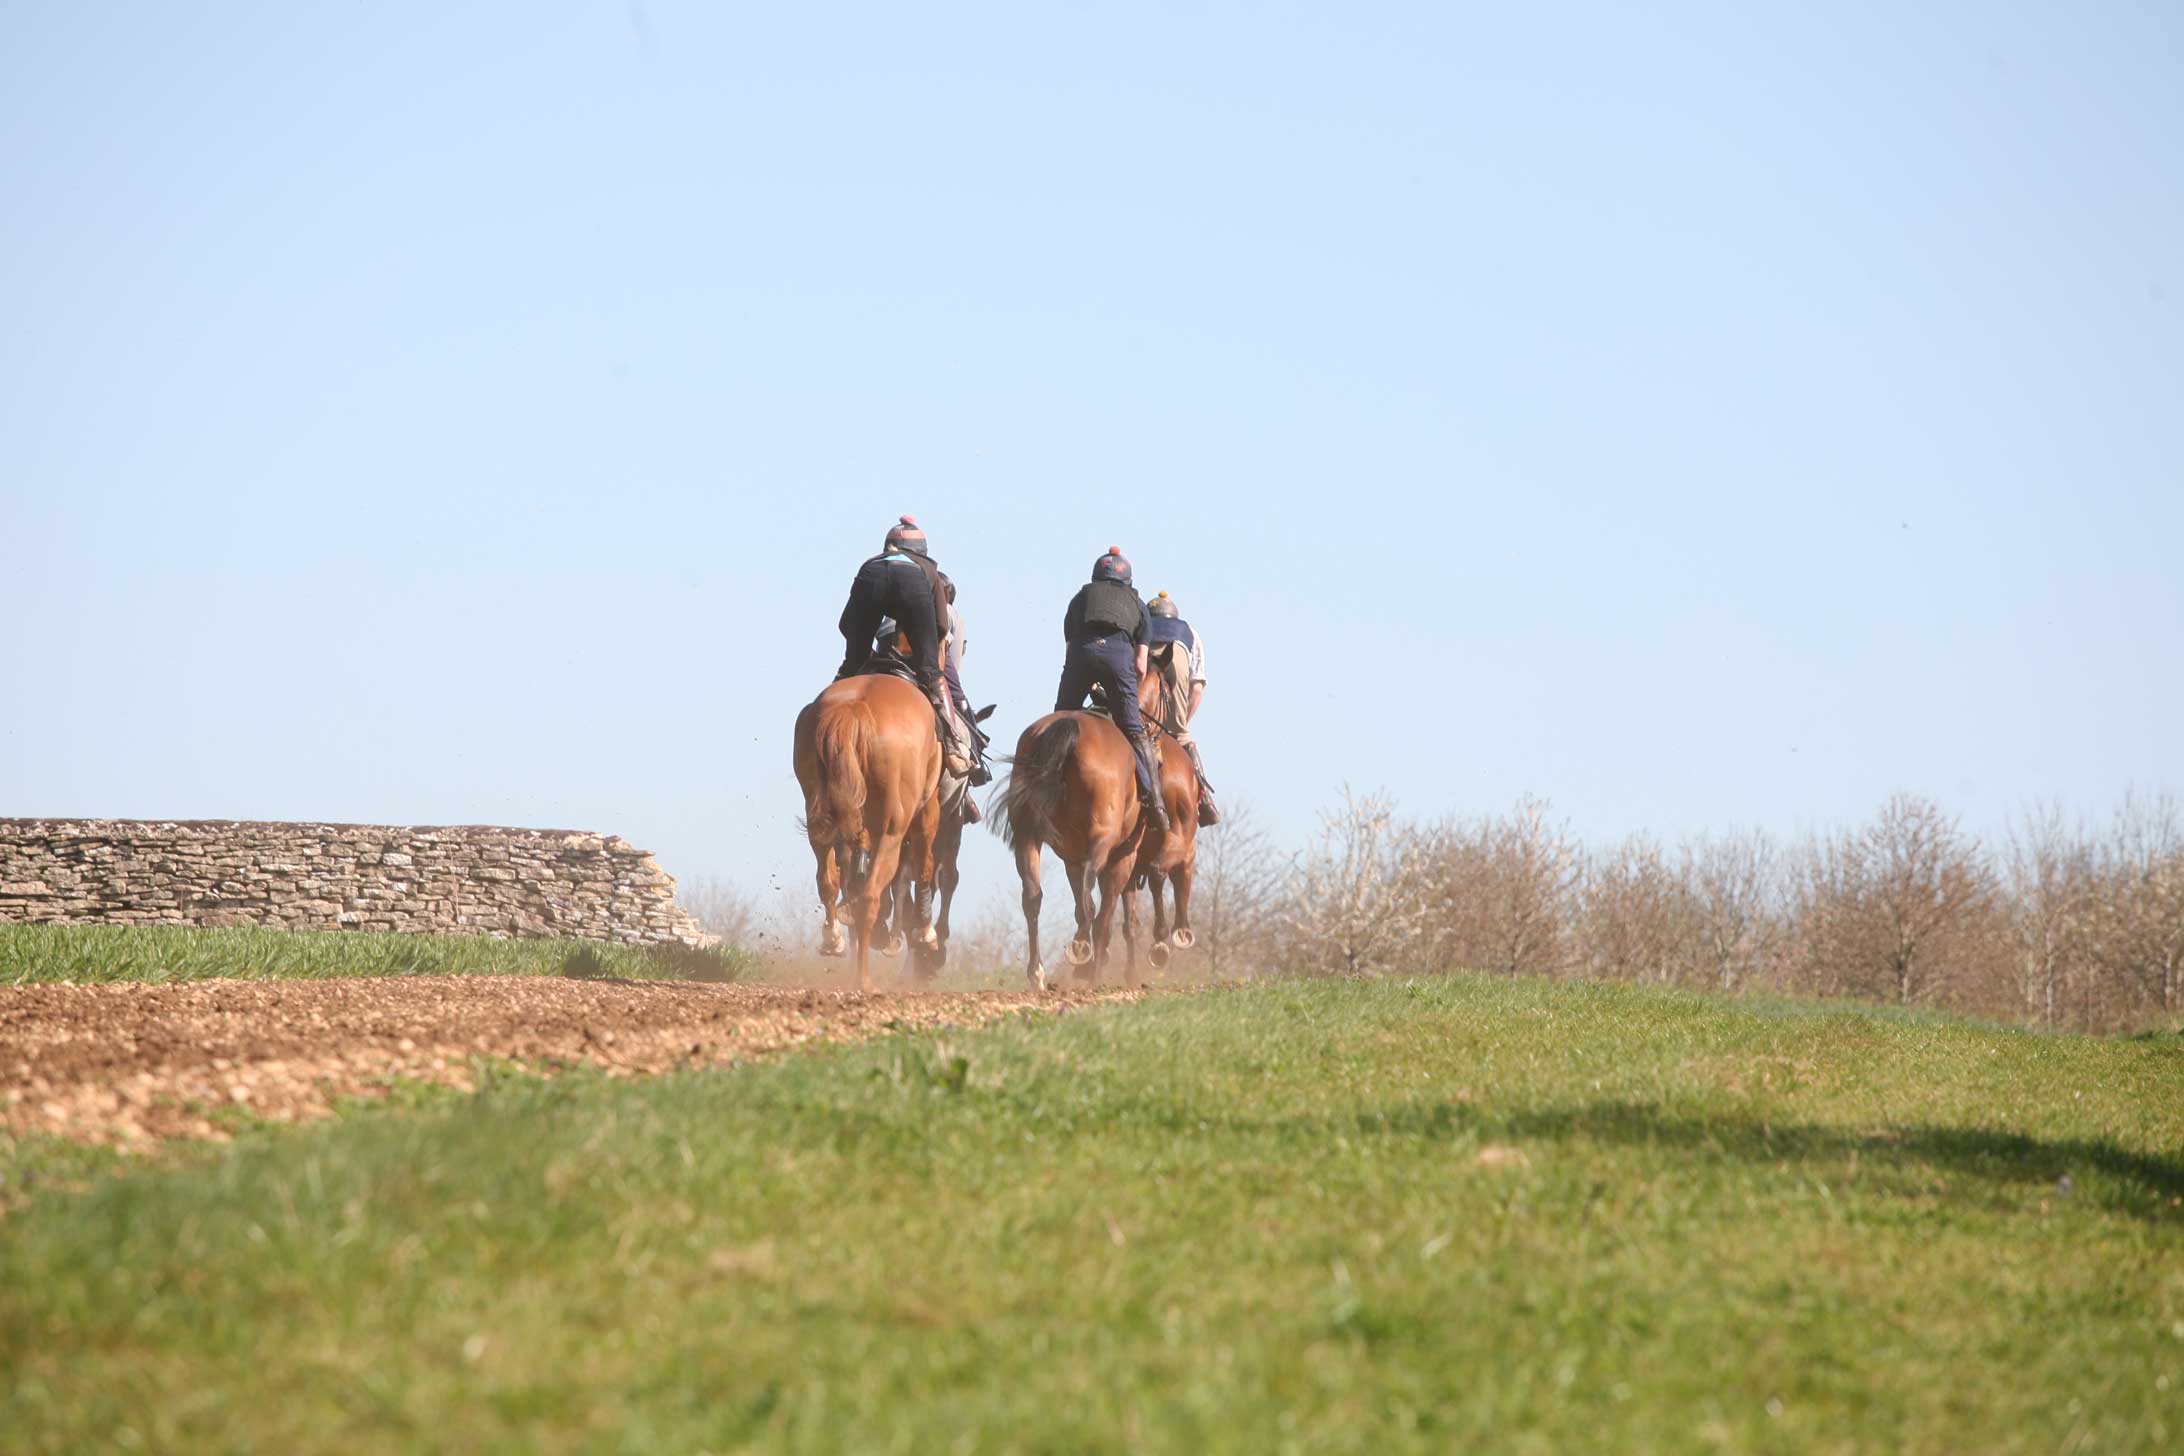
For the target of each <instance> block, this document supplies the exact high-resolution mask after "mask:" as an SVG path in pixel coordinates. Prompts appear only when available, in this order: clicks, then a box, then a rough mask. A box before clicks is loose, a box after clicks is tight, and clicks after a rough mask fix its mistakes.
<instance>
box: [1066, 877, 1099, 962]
mask: <svg viewBox="0 0 2184 1456" xmlns="http://www.w3.org/2000/svg"><path fill="white" fill-rule="evenodd" d="M1062 868H1063V869H1064V870H1066V871H1068V873H1069V893H1070V894H1071V895H1072V896H1074V897H1075V899H1076V902H1077V934H1076V936H1075V938H1074V939H1072V940H1071V941H1070V942H1069V963H1070V964H1071V965H1073V966H1075V967H1076V968H1077V979H1078V980H1080V981H1088V980H1090V979H1091V978H1092V977H1093V976H1095V975H1097V974H1099V972H1098V969H1097V968H1094V969H1093V970H1090V971H1088V970H1086V969H1085V967H1086V966H1089V965H1091V964H1092V866H1091V864H1090V863H1089V862H1087V861H1084V860H1074V859H1064V860H1063V861H1062Z"/></svg>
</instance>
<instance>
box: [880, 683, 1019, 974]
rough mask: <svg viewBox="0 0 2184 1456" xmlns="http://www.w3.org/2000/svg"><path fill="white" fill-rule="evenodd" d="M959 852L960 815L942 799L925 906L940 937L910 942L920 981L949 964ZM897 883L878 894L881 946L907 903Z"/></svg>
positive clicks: (981, 716)
mask: <svg viewBox="0 0 2184 1456" xmlns="http://www.w3.org/2000/svg"><path fill="white" fill-rule="evenodd" d="M993 710H994V705H993V704H991V703H988V704H987V705H986V706H985V707H983V708H980V709H979V710H978V711H977V712H975V713H973V714H971V721H972V722H973V723H983V722H985V721H986V720H987V719H988V718H990V717H992V716H993ZM963 792H965V793H968V792H969V790H968V789H965V790H964V791H963ZM962 850H963V816H962V815H961V814H960V813H957V812H955V811H954V810H952V809H951V808H950V807H949V804H948V802H947V801H945V800H943V802H942V804H941V814H940V827H939V828H938V829H936V830H935V831H934V832H933V874H932V883H933V884H934V886H936V887H937V889H938V892H939V893H938V894H937V895H936V896H934V897H933V898H932V899H930V900H928V901H927V904H928V905H933V904H937V905H938V907H939V908H938V911H937V913H935V914H933V915H932V916H931V924H932V927H933V931H934V933H935V935H937V936H938V937H939V938H938V940H936V941H934V942H933V943H932V944H931V945H926V944H924V943H921V942H919V941H917V940H915V939H913V940H912V942H911V962H912V965H913V967H914V968H915V970H916V972H917V976H918V979H919V980H921V981H930V980H933V979H935V978H936V977H938V976H939V975H940V971H941V968H942V967H943V966H945V965H947V964H948V914H949V911H950V910H951V909H953V908H954V906H955V896H956V889H957V887H958V886H960V885H961V884H962V883H963V872H962V870H961V869H960V868H958V866H957V859H958V857H959V856H960V855H961V853H962ZM899 881H900V877H898V884H897V885H895V886H892V887H890V888H889V889H888V890H887V891H886V892H884V893H883V894H882V895H881V899H880V911H879V917H878V920H877V927H878V928H877V929H876V930H875V932H874V934H875V935H876V936H877V937H878V939H879V943H880V944H881V945H882V946H883V947H884V946H885V945H887V944H888V943H890V941H891V939H892V933H891V931H890V930H889V927H890V926H891V925H892V924H893V923H894V916H895V913H896V911H897V909H898V907H902V906H905V905H907V904H908V903H910V902H909V901H908V900H907V899H906V897H905V896H904V895H903V894H902V891H901V884H900V883H899ZM919 888H920V889H921V890H922V889H923V882H922V881H920V882H919Z"/></svg>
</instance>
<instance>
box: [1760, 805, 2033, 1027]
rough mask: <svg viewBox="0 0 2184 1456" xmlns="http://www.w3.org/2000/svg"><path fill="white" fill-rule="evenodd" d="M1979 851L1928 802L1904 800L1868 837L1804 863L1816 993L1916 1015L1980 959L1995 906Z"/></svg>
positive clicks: (1805, 946)
mask: <svg viewBox="0 0 2184 1456" xmlns="http://www.w3.org/2000/svg"><path fill="white" fill-rule="evenodd" d="M1993 893H1994V889H1993V877H1992V874H1991V873H1990V871H1989V870H1988V868H1987V866H1986V863H1985V861H1984V860H1983V858H1982V857H1981V855H1980V853H1979V849H1978V846H1977V845H1976V844H1974V843H1973V842H1972V841H1971V840H1970V839H1968V838H1966V837H1965V835H1964V834H1963V833H1962V832H1961V831H1960V830H1959V829H1958V828H1957V824H1956V821H1955V820H1954V819H1952V818H1951V817H1949V816H1948V815H1947V814H1945V813H1943V812H1942V810H1941V809H1940V808H1939V806H1937V805H1935V804H1934V803H1932V802H1931V801H1930V800H1926V799H1922V798H1919V797H1917V796H1915V795H1911V794H1896V795H1893V796H1891V797H1890V799H1889V800H1888V802H1887V803H1886V804H1885V805H1883V806H1882V808H1881V812H1880V814H1879V815H1878V816H1877V817H1876V818H1875V819H1874V820H1873V822H1872V823H1871V824H1869V825H1867V826H1866V827H1865V828H1864V829H1862V830H1859V831H1856V832H1854V833H1853V832H1843V833H1837V834H1833V835H1830V836H1828V837H1826V838H1824V839H1821V840H1819V841H1817V842H1815V843H1814V844H1813V845H1812V846H1811V847H1810V848H1809V849H1808V850H1807V852H1806V854H1805V855H1804V856H1803V862H1802V864H1801V865H1800V868H1799V875H1798V907H1797V931H1798V936H1799V941H1800V945H1799V952H1800V959H1801V961H1802V970H1803V973H1804V975H1805V977H1806V978H1807V985H1808V986H1809V988H1810V989H1813V990H1818V991H1821V992H1823V993H1827V994H1842V993H1846V992H1847V993H1849V994H1851V995H1859V996H1870V997H1874V998H1876V999H1883V1000H1889V1001H1894V1002H1896V1003H1897V1004H1899V1005H1906V1006H1908V1005H1911V1004H1913V1003H1914V1002H1924V1001H1931V1000H1935V999H1938V998H1939V997H1940V996H1941V995H1942V994H1943V993H1944V992H1945V991H1946V990H1947V989H1948V988H1949V986H1950V983H1951V981H1952V980H1953V979H1954V978H1955V977H1956V976H1957V974H1958V973H1959V972H1960V971H1962V970H1963V968H1964V967H1965V966H1966V964H1967V963H1968V962H1969V961H1970V960H1971V959H1972V954H1971V953H1972V952H1973V951H1974V948H1975V945H1976V942H1977V941H1978V939H1979V935H1980V933H1981V932H1982V931H1984V930H1985V929H1986V928H1987V927H1986V925H1985V924H1984V923H1983V922H1984V920H1985V917H1986V915H1987V912H1988V911H1989V910H1990V909H1991V907H1992V903H1993Z"/></svg>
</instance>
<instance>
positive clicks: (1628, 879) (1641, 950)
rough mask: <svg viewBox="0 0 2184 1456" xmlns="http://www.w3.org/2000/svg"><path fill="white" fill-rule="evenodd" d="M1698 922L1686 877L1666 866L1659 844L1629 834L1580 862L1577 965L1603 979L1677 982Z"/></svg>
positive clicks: (1693, 947)
mask: <svg viewBox="0 0 2184 1456" xmlns="http://www.w3.org/2000/svg"><path fill="white" fill-rule="evenodd" d="M1698 922H1699V917H1698V914H1697V906H1696V904H1695V902H1694V900H1693V897H1692V894H1691V890H1690V886H1689V883H1688V881H1687V880H1686V879H1685V878H1684V877H1683V876H1680V875H1678V874H1677V873H1676V871H1675V870H1674V869H1672V868H1671V867H1670V865H1669V863H1668V859H1667V857H1666V856H1665V855H1664V854H1663V853H1662V852H1661V847H1660V845H1658V844H1656V843H1655V842H1654V841H1653V840H1652V839H1650V838H1648V837H1647V836H1645V835H1643V834H1635V835H1632V836H1631V837H1630V838H1628V839H1626V840H1624V841H1623V842H1622V843H1621V844H1619V845H1617V846H1616V847H1615V848H1613V849H1611V850H1608V851H1606V852H1605V853H1602V854H1598V855H1595V856H1593V857H1592V859H1591V860H1590V862H1589V863H1588V864H1587V865H1586V866H1585V873H1584V879H1583V883H1582V885H1581V886H1580V888H1579V891H1578V912H1577V937H1576V938H1577V947H1578V951H1577V959H1578V963H1579V964H1580V965H1582V966H1583V967H1584V969H1585V970H1586V971H1587V972H1588V973H1590V974H1592V975H1595V976H1601V977H1605V978H1607V979H1610V980H1617V981H1648V982H1654V983H1657V984H1664V985H1665V984H1668V983H1670V982H1673V981H1677V980H1680V979H1682V978H1683V976H1684V974H1685V973H1686V972H1685V968H1686V967H1687V966H1688V965H1689V964H1690V962H1691V960H1692V958H1693V953H1694V951H1695V950H1696V948H1697V940H1698V934H1697V932H1698Z"/></svg>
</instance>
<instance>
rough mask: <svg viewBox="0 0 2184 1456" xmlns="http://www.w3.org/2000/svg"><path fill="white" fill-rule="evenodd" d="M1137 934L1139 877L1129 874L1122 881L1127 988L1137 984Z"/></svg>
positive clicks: (1123, 968)
mask: <svg viewBox="0 0 2184 1456" xmlns="http://www.w3.org/2000/svg"><path fill="white" fill-rule="evenodd" d="M1137 933H1138V904H1137V876H1136V875H1134V874H1127V875H1124V876H1123V880H1122V983H1123V984H1124V985H1125V986H1129V985H1134V984H1136V982H1137Z"/></svg>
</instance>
